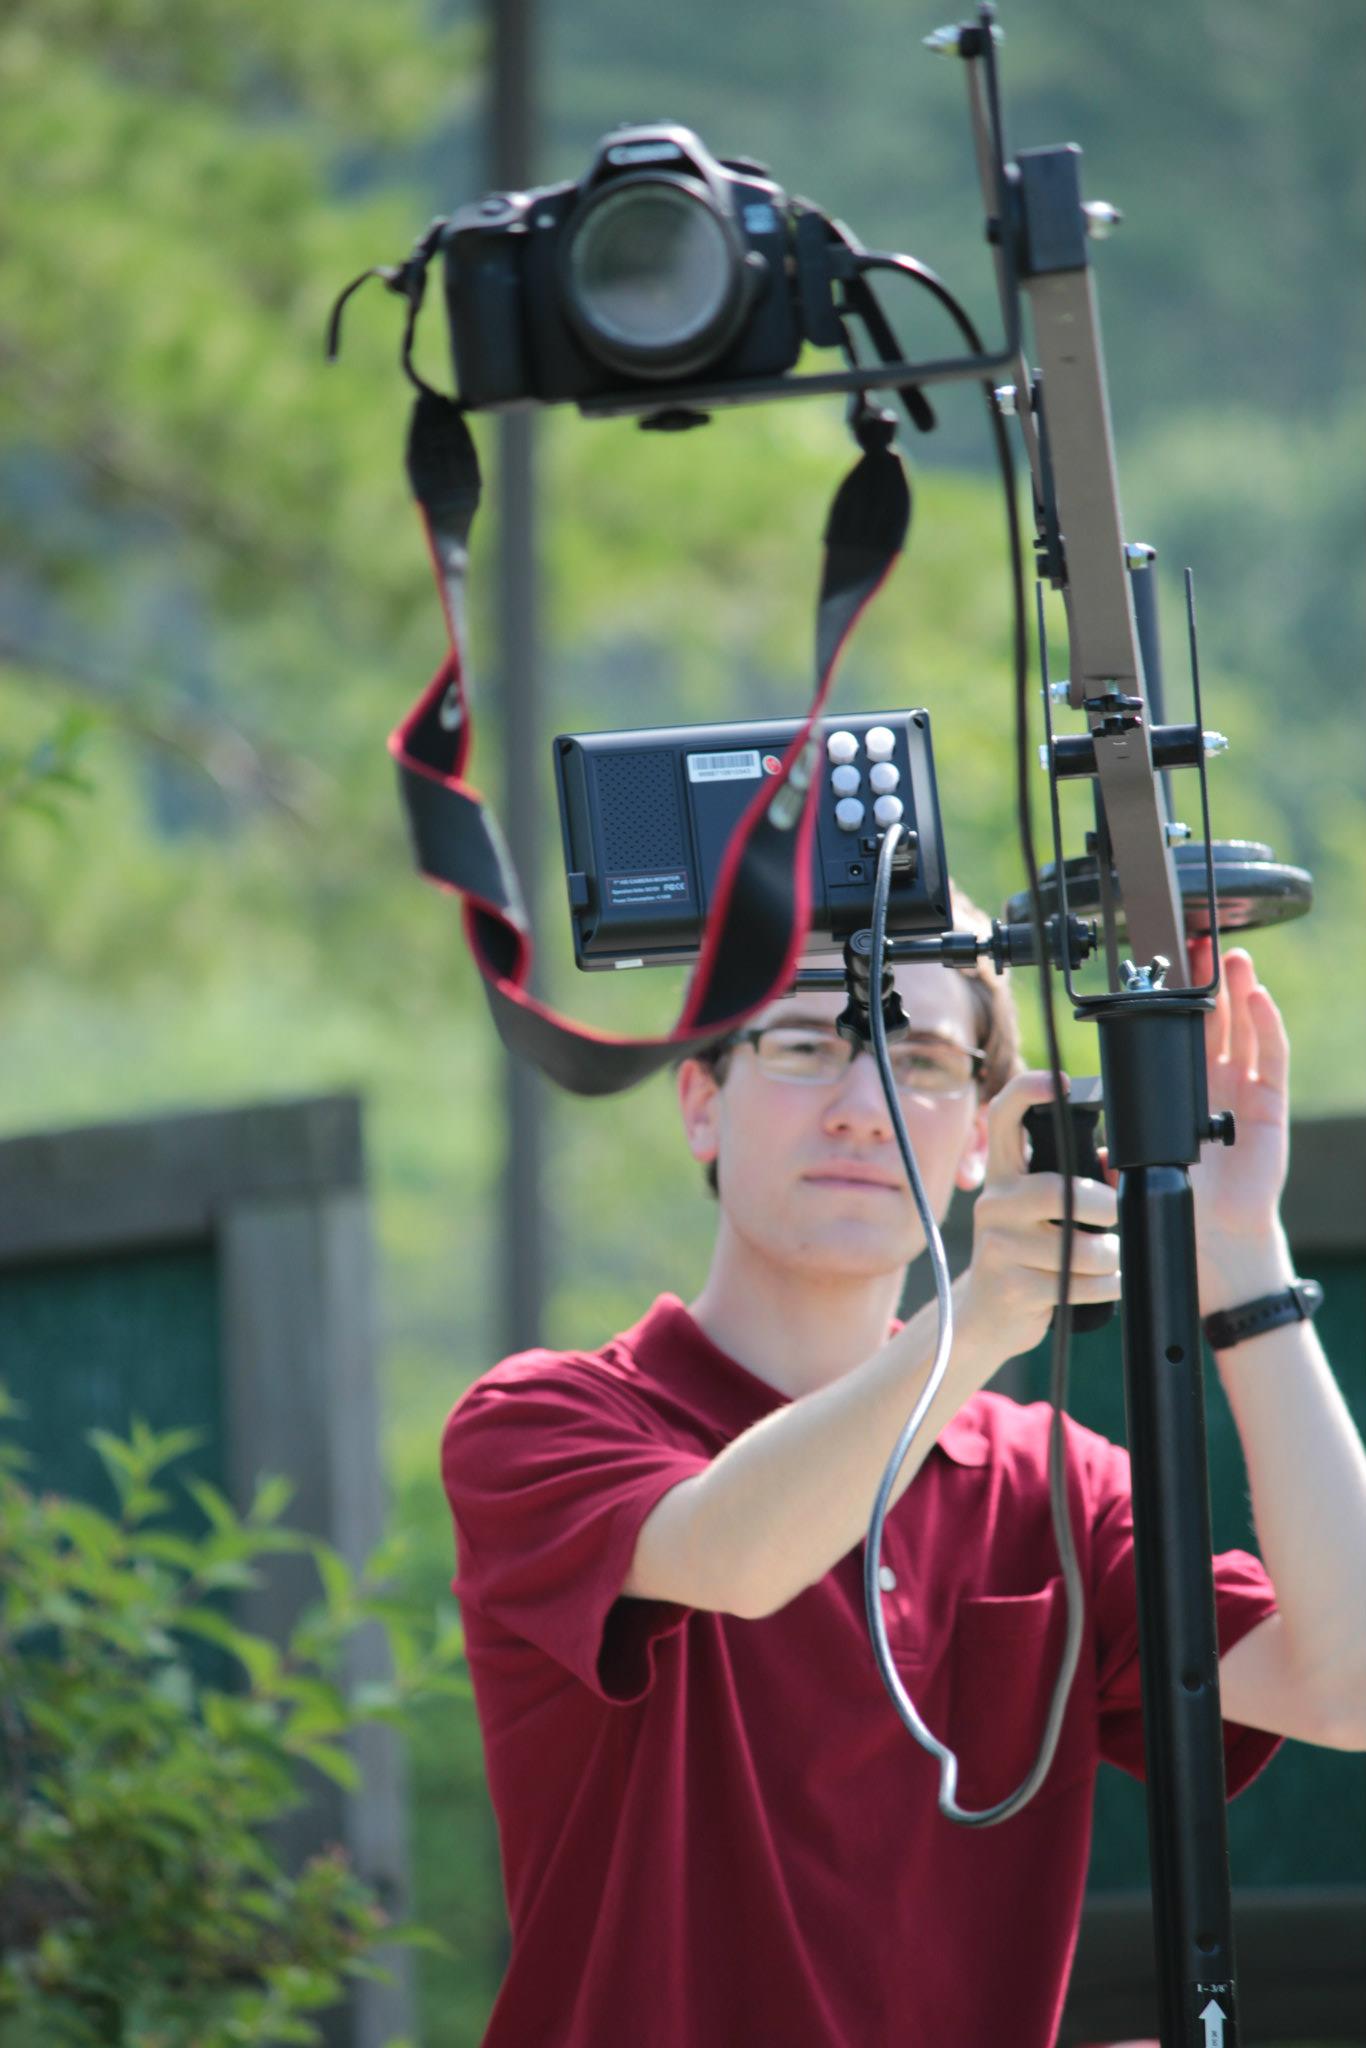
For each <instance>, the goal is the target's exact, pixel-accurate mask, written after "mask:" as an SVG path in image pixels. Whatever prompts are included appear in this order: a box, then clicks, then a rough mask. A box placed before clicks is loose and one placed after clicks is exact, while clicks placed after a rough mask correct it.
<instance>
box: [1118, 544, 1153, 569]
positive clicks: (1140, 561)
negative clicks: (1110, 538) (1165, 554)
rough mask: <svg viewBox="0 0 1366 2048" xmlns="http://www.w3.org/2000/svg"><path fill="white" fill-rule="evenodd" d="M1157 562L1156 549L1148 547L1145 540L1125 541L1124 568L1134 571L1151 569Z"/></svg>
mask: <svg viewBox="0 0 1366 2048" xmlns="http://www.w3.org/2000/svg"><path fill="white" fill-rule="evenodd" d="M1156 560H1157V549H1156V548H1153V547H1149V545H1148V543H1147V541H1146V540H1126V541H1125V543H1124V566H1125V568H1126V569H1128V570H1130V571H1133V570H1135V569H1151V568H1152V566H1153V563H1154V562H1155V561H1156Z"/></svg>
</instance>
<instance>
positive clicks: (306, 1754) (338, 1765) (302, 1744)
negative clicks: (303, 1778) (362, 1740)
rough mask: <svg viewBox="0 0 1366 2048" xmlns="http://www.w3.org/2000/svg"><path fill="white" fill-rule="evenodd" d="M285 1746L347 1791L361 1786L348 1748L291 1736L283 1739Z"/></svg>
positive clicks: (355, 1789) (358, 1771) (292, 1754)
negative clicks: (338, 1747) (296, 1738)
mask: <svg viewBox="0 0 1366 2048" xmlns="http://www.w3.org/2000/svg"><path fill="white" fill-rule="evenodd" d="M285 1748H286V1749H287V1750H288V1751H289V1753H290V1755H291V1756H300V1757H303V1758H304V1759H305V1761H306V1762H308V1763H310V1764H312V1765H313V1766H314V1768H315V1769H316V1770H319V1771H321V1772H322V1773H323V1775H324V1776H325V1777H328V1778H332V1779H334V1780H335V1782H336V1783H337V1784H338V1785H342V1786H344V1787H345V1788H346V1790H347V1791H348V1792H359V1790H360V1787H361V1775H360V1769H359V1767H358V1765H357V1763H356V1760H355V1758H354V1757H353V1756H352V1755H351V1753H350V1751H349V1750H344V1749H337V1748H335V1747H333V1745H332V1744H330V1743H325V1742H313V1741H311V1740H308V1739H306V1738H305V1739H302V1740H298V1741H296V1740H295V1739H294V1738H293V1736H292V1735H291V1736H287V1737H286V1739H285Z"/></svg>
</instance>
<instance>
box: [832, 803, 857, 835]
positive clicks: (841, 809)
mask: <svg viewBox="0 0 1366 2048" xmlns="http://www.w3.org/2000/svg"><path fill="white" fill-rule="evenodd" d="M835 823H836V824H837V825H838V826H839V828H840V831H841V832H857V831H858V828H859V826H860V825H861V824H862V823H863V805H862V804H861V803H860V802H859V800H858V798H857V797H856V796H842V797H841V798H840V800H839V802H838V803H837V804H836V805H835Z"/></svg>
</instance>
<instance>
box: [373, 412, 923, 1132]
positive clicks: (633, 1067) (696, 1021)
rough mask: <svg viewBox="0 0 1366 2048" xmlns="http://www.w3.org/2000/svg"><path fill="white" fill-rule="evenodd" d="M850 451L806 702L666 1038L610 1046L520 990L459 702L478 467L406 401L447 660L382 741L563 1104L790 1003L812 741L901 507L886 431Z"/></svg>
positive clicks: (799, 929) (863, 420) (461, 443)
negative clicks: (786, 996)
mask: <svg viewBox="0 0 1366 2048" xmlns="http://www.w3.org/2000/svg"><path fill="white" fill-rule="evenodd" d="M854 432H855V434H856V436H857V438H858V440H859V443H860V446H861V448H862V453H861V455H860V457H859V460H858V461H857V462H856V463H855V465H854V467H853V469H852V470H851V471H850V472H849V474H848V476H847V477H846V478H845V479H844V481H843V483H842V484H841V485H840V488H839V490H838V492H837V493H836V495H835V501H834V503H833V505H832V506H831V509H830V516H829V518H828V520H827V522H826V529H825V560H824V568H823V573H822V577H821V589H820V600H819V605H818V609H817V614H816V692H815V696H814V698H813V699H812V703H811V708H810V710H809V712H808V713H807V716H806V720H805V722H804V724H803V726H802V729H801V731H800V732H799V733H798V734H797V736H796V738H795V739H794V740H793V741H792V743H791V745H790V746H789V747H788V749H787V751H786V753H785V754H784V755H783V759H782V766H781V768H780V769H779V771H778V773H777V774H776V775H772V776H766V777H765V778H764V780H763V783H762V785H761V787H760V788H759V789H758V790H757V791H756V793H755V796H754V799H753V801H752V802H751V803H750V804H749V805H748V806H747V808H746V810H745V812H744V814H743V815H742V817H741V818H740V821H739V823H738V824H737V825H736V828H735V831H734V832H733V834H732V836H731V839H730V843H729V845H728V846H727V848H726V853H725V857H724V859H723V861H722V865H721V870H720V873H719V875H718V878H717V886H716V892H715V900H714V902H713V905H712V908H711V912H710V914H709V916H708V918H707V923H706V926H705V929H704V931H703V935H702V945H701V949H700V951H699V954H698V958H697V962H696V964H695V966H694V968H693V972H692V976H691V978H690V980H689V983H688V990H687V996H686V999H685V1001H684V1004H683V1008H682V1010H681V1012H680V1014H679V1016H678V1019H677V1021H676V1023H675V1024H674V1027H673V1029H672V1030H671V1031H670V1032H669V1033H668V1034H667V1036H665V1037H661V1038H620V1037H615V1036H612V1035H610V1034H607V1033H604V1032H599V1031H594V1030H592V1029H590V1028H588V1027H586V1026H582V1025H577V1024H574V1023H572V1022H571V1021H570V1020H569V1019H568V1018H566V1017H562V1016H560V1015H559V1014H558V1013H557V1012H556V1011H554V1010H552V1009H549V1008H547V1006H546V1005H545V1004H543V1003H541V1002H539V1001H538V1000H537V999H536V997H534V996H533V995H532V994H531V992H530V990H529V988H528V986H527V984H528V981H529V978H530V973H531V957H532V942H531V932H530V929H529V926H528V923H527V917H526V911H525V908H524V906H523V901H522V893H521V889H520V886H519V884H518V880H517V876H516V873H515V871H514V869H513V866H512V862H511V859H510V857H509V854H508V849H507V846H506V844H505V842H504V839H503V836H502V833H501V832H500V831H499V829H498V824H497V821H496V819H495V818H494V817H493V815H492V813H491V812H490V810H489V808H488V806H487V805H486V804H485V802H484V799H483V797H482V796H481V795H480V793H479V791H478V790H477V789H476V788H475V787H474V786H473V784H471V783H469V782H467V781H466V779H465V768H466V764H467V762H468V759H469V754H470V747H471V742H472V738H473V726H472V721H471V715H470V704H469V696H468V691H467V687H466V664H465V657H464V640H465V576H466V570H467V565H468V560H469V536H470V529H471V527H472V525H473V522H474V515H475V513H476V511H477V510H478V506H479V495H480V477H479V461H478V456H477V454H476V451H475V446H474V440H473V437H472V436H471V434H470V431H469V428H468V426H467V424H466V421H465V416H464V413H463V411H462V410H461V408H460V407H459V406H458V405H456V404H455V403H453V401H452V400H450V399H448V398H444V397H442V396H441V395H440V394H439V393H438V392H435V391H432V390H431V389H422V390H420V391H419V394H418V397H417V400H416V403H415V405H414V407H413V415H412V422H411V426H410V429H409V435H408V475H409V480H410V482H411V484H412V488H413V494H414V496H415V497H416V499H417V503H418V507H419V510H420V511H421V513H422V517H423V522H424V524H425V526H426V530H427V538H428V543H429V545H430V548H431V554H432V562H433V565H434V567H435V570H436V578H437V587H438V589H439V591H440V595H441V602H442V607H443V609H444V611H445V615H446V627H447V632H448V634H449V637H450V652H449V654H448V655H447V657H446V659H445V660H444V661H443V662H442V664H441V667H440V668H439V669H438V670H437V672H436V674H435V676H434V677H433V678H432V680H431V682H430V683H429V684H428V685H427V688H426V689H425V690H424V691H423V693H422V696H421V697H420V698H419V700H418V702H417V703H416V704H415V705H414V707H413V709H412V710H411V711H410V712H409V713H408V716H407V717H406V718H405V719H404V720H403V722H402V724H401V725H399V726H398V727H397V728H396V730H395V731H394V732H393V733H392V734H391V735H390V739H389V751H390V753H391V754H392V755H393V756H394V759H395V760H396V761H397V763H398V769H399V784H400V788H401V790H402V794H403V802H404V807H405V809H406V811H407V816H408V825H409V830H410V833H411V836H412V843H413V850H414V855H415V857H416V860H417V865H418V867H419V869H420V870H421V872H422V873H423V874H424V875H426V876H427V877H428V879H429V880H431V881H433V882H435V883H437V885H438V886H439V887H441V888H444V889H450V890H454V891H456V892H457V893H458V894H459V895H461V896H462V897H463V898H464V922H465V936H466V940H467V942H468V944H469V947H470V951H471V952H472V953H473V955H474V958H475V962H476V964H477V965H478V968H479V971H480V974H481V975H482V977H483V981H484V989H485V993H486V995H487V997H488V1001H489V1007H490V1009H491V1010H492V1012H493V1018H494V1022H495V1024H496V1025H497V1028H498V1032H499V1035H500V1036H501V1038H502V1040H503V1042H504V1044H505V1045H506V1046H507V1047H508V1048H509V1050H510V1051H512V1052H514V1053H516V1054H517V1055H518V1056H519V1057H520V1058H522V1059H526V1060H529V1061H530V1062H531V1063H532V1064H533V1065H534V1066H537V1067H539V1068H540V1069H541V1070H542V1071H543V1072H544V1073H546V1074H548V1075H549V1076H550V1078H551V1079H552V1080H553V1081H556V1082H558V1083H559V1085H560V1086H561V1087H563V1088H567V1089H569V1090H570V1091H571V1092H572V1093H574V1094H576V1095H613V1094H616V1093H618V1092H619V1091H621V1090H622V1089H625V1088H630V1087H632V1086H634V1085H635V1083H637V1082H638V1081H643V1080H645V1079H646V1078H647V1076H649V1075H650V1074H652V1073H655V1072H657V1071H658V1069H659V1068H661V1067H664V1066H667V1065H668V1064H669V1063H670V1062H671V1061H672V1060H675V1059H677V1058H678V1057H679V1056H680V1055H681V1054H685V1053H687V1052H690V1051H694V1050H698V1049H700V1048H701V1047H702V1046H705V1045H707V1044H709V1043H711V1042H712V1041H713V1040H714V1039H716V1038H718V1037H720V1036H722V1035H723V1034H724V1033H725V1032H727V1031H729V1030H732V1029H734V1028H736V1027H737V1026H738V1025H740V1024H741V1023H743V1022H744V1020H745V1019H746V1018H748V1017H751V1016H753V1014H754V1013H755V1011H756V1010H759V1009H761V1008H762V1007H763V1005H764V1004H765V1003H768V1002H771V1001H773V1000H774V998H775V997H777V996H779V995H781V994H783V992H784V991H785V990H786V989H787V988H788V987H790V985H791V982H792V977H793V975H794V973H795V971H796V966H797V962H798V959H799V958H800V955H801V951H802V945H803V941H804V940H805V937H806V932H807V928H808V925H809V923H810V918H811V842H812V834H813V832H814V830H815V821H816V798H817V793H818V790H819V785H820V769H821V762H822V757H823V751H824V750H823V748H822V746H821V739H820V734H819V732H818V731H816V730H813V728H815V725H816V721H817V719H818V718H819V716H820V714H821V711H822V709H823V708H824V705H825V699H826V695H827V692H828V691H829V688H830V682H831V678H832V676H833V674H834V671H835V666H836V663H837V661H838V659H839V656H840V653H841V650H842V649H843V647H844V644H845V642H846V640H847V639H848V637H849V634H850V632H851V631H852V630H853V627H854V625H855V624H856V622H857V620H858V618H859V615H860V613H861V612H862V610H863V608H864V606H865V605H866V604H867V603H868V602H869V600H870V599H871V598H872V597H873V596H874V594H875V593H876V591H877V590H878V589H879V587H880V586H881V584H882V583H883V581H884V580H885V578H886V576H887V574H888V572H889V571H890V569H891V567H892V564H893V562H894V561H895V560H896V557H897V555H898V554H899V553H900V551H901V548H902V545H903V543H904V541H905V537H906V531H907V528H908V526H909V523H910V512H911V494H910V487H909V484H908V482H907V479H906V473H905V470H904V468H903V465H902V462H901V458H900V456H899V455H898V454H897V452H896V449H895V447H894V446H893V445H892V423H891V420H890V418H889V417H888V416H887V415H885V414H881V413H877V412H874V411H871V410H865V411H864V412H862V413H861V414H860V415H859V416H858V417H857V418H856V419H855V421H854Z"/></svg>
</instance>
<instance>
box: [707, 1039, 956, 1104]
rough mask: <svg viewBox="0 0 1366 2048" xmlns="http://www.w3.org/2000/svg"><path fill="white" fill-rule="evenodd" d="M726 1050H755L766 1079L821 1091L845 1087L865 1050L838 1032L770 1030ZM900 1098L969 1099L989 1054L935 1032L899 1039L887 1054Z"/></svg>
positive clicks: (735, 1042) (732, 1041)
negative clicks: (843, 1083)
mask: <svg viewBox="0 0 1366 2048" xmlns="http://www.w3.org/2000/svg"><path fill="white" fill-rule="evenodd" d="M726 1045H727V1046H731V1045H752V1046H753V1047H754V1058H755V1063H756V1065H757V1066H758V1068H759V1071H760V1073H762V1074H767V1075H768V1076H769V1078H770V1079H771V1080H774V1081H799V1082H806V1083H808V1084H809V1085H811V1086H813V1087H817V1088H821V1087H829V1086H830V1085H831V1083H833V1082H835V1081H839V1080H840V1079H842V1078H843V1076H844V1075H845V1074H846V1073H847V1072H848V1071H849V1068H850V1067H851V1066H852V1065H853V1063H854V1060H855V1058H856V1057H857V1055H858V1053H859V1052H860V1051H861V1050H862V1048H861V1047H859V1046H855V1045H852V1044H851V1043H850V1041H849V1040H848V1039H847V1038H841V1037H840V1035H839V1033H838V1031H836V1030H835V1029H834V1028H833V1026H832V1027H831V1029H829V1030H824V1029H822V1028H821V1026H819V1025H811V1024H764V1025H760V1026H757V1027H751V1028H750V1029H749V1030H748V1031H737V1032H735V1033H733V1034H732V1036H731V1037H730V1038H728V1039H727V1040H726ZM887 1050H888V1056H889V1058H890V1060H891V1067H892V1074H893V1077H894V1078H895V1081H896V1087H897V1093H898V1094H899V1095H916V1096H922V1097H927V1098H929V1099H930V1100H932V1101H935V1102H943V1101H946V1100H948V1099H950V1098H951V1097H953V1096H955V1095H966V1093H967V1091H968V1090H969V1088H971V1087H972V1086H973V1084H974V1082H976V1081H979V1080H980V1079H981V1077H982V1073H983V1071H984V1069H985V1067H986V1055H985V1053H982V1052H978V1051H977V1050H975V1048H973V1047H971V1046H966V1045H960V1044H959V1043H958V1041H957V1039H955V1038H940V1037H939V1036H938V1035H937V1034H936V1033H934V1032H912V1033H911V1035H910V1036H909V1037H908V1038H896V1039H893V1040H892V1042H891V1044H890V1045H889V1046H888V1048H887Z"/></svg>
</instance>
